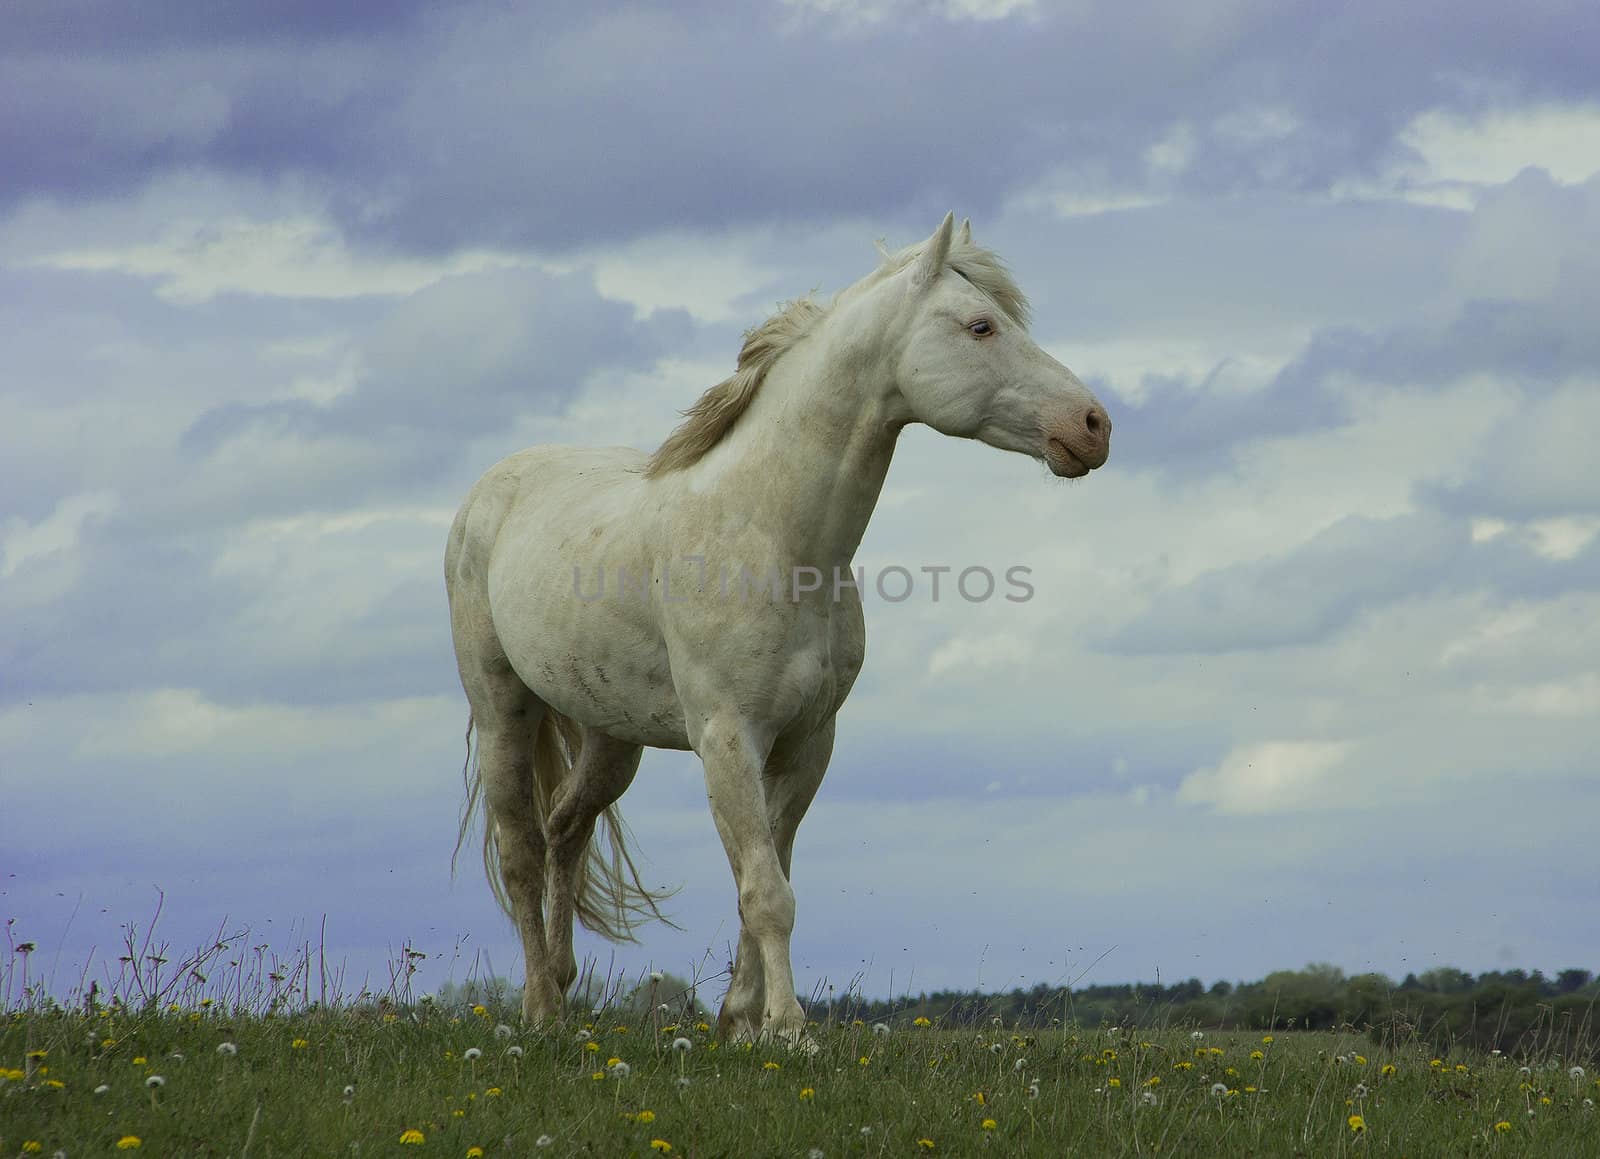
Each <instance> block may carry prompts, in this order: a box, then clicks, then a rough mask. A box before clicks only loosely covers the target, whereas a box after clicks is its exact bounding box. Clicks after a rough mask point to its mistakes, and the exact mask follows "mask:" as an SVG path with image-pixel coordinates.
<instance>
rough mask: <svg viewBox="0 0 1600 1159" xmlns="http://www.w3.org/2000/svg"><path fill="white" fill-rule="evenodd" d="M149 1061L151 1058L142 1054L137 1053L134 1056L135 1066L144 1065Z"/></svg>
mask: <svg viewBox="0 0 1600 1159" xmlns="http://www.w3.org/2000/svg"><path fill="white" fill-rule="evenodd" d="M149 1061H150V1060H149V1059H148V1058H146V1057H145V1056H144V1055H142V1054H136V1055H134V1056H133V1065H134V1066H143V1065H144V1064H145V1063H147V1062H149Z"/></svg>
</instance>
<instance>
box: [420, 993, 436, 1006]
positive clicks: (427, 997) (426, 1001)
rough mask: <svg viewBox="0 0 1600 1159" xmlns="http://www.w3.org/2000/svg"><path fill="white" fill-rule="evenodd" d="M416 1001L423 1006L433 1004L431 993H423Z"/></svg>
mask: <svg viewBox="0 0 1600 1159" xmlns="http://www.w3.org/2000/svg"><path fill="white" fill-rule="evenodd" d="M417 1001H418V1002H420V1003H422V1004H423V1005H424V1006H432V1005H433V995H432V994H424V995H423V996H422V997H421V998H418V999H417Z"/></svg>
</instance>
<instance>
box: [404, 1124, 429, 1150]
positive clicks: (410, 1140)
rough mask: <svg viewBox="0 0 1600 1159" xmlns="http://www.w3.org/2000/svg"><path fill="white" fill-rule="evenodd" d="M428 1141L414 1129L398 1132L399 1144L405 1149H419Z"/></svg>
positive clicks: (409, 1128)
mask: <svg viewBox="0 0 1600 1159" xmlns="http://www.w3.org/2000/svg"><path fill="white" fill-rule="evenodd" d="M427 1141H428V1139H427V1136H426V1135H424V1134H423V1133H422V1132H421V1131H419V1130H417V1129H416V1128H415V1127H408V1128H407V1129H406V1130H404V1131H401V1132H400V1142H401V1143H403V1144H405V1145H406V1146H407V1147H420V1146H422V1144H424V1143H426V1142H427Z"/></svg>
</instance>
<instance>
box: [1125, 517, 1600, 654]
mask: <svg viewBox="0 0 1600 1159" xmlns="http://www.w3.org/2000/svg"><path fill="white" fill-rule="evenodd" d="M1597 582H1600V543H1596V544H1591V545H1590V546H1589V547H1588V548H1587V549H1586V550H1584V551H1582V552H1580V553H1578V554H1577V555H1576V556H1574V557H1573V558H1571V559H1567V560H1550V559H1547V558H1544V557H1541V556H1540V555H1538V554H1537V553H1536V552H1534V551H1533V550H1532V548H1531V547H1530V546H1529V545H1528V544H1527V543H1525V542H1522V541H1519V540H1517V539H1516V538H1514V537H1502V538H1498V539H1494V540H1491V541H1488V542H1485V543H1474V542H1473V541H1472V538H1471V535H1470V532H1469V528H1468V525H1467V522H1466V521H1465V520H1463V519H1459V518H1450V517H1442V516H1440V515H1439V514H1436V513H1421V514H1417V515H1408V516H1401V517H1398V518H1393V519H1369V518H1366V517H1364V516H1359V515H1352V516H1347V517H1346V518H1344V519H1342V520H1340V521H1339V522H1338V523H1336V524H1334V525H1333V526H1332V527H1330V528H1328V529H1327V530H1326V531H1324V532H1322V533H1321V534H1319V535H1317V536H1315V537H1314V538H1313V539H1311V540H1310V541H1309V542H1308V543H1306V544H1304V545H1303V546H1301V547H1299V548H1296V549H1295V550H1293V551H1290V552H1288V553H1285V554H1283V555H1280V556H1277V557H1275V558H1273V559H1269V560H1267V561H1264V562H1259V563H1257V562H1251V563H1243V564H1236V565H1233V566H1230V567H1224V568H1219V569H1217V570H1215V571H1211V572H1207V573H1205V574H1203V575H1201V576H1198V577H1196V578H1195V579H1193V580H1191V581H1190V582H1188V583H1186V584H1183V585H1182V586H1179V587H1175V588H1170V589H1167V590H1165V591H1163V592H1161V593H1160V594H1158V595H1157V596H1156V597H1155V598H1154V599H1153V600H1152V601H1151V603H1150V604H1149V606H1148V607H1147V608H1146V609H1145V610H1144V611H1143V612H1142V613H1141V614H1140V615H1139V616H1137V617H1136V618H1135V619H1134V620H1133V621H1132V622H1130V623H1128V624H1125V625H1123V626H1122V627H1120V628H1118V629H1116V630H1115V631H1113V632H1111V633H1109V634H1107V635H1106V636H1105V637H1104V638H1103V639H1102V640H1101V641H1100V642H1099V646H1100V648H1101V649H1102V650H1104V651H1106V652H1112V653H1124V654H1130V655H1141V654H1161V653H1185V652H1235V651H1249V650H1252V649H1260V648H1281V647H1292V646H1300V645H1309V644H1315V643H1318V642H1321V641H1324V640H1326V639H1328V638H1330V637H1331V636H1332V635H1334V634H1335V633H1337V632H1339V631H1340V630H1342V629H1344V628H1345V627H1346V626H1348V625H1349V624H1351V623H1352V622H1353V621H1354V620H1355V619H1356V618H1357V617H1358V616H1361V615H1363V614H1365V613H1368V612H1372V611H1376V610H1378V609H1381V608H1383V607H1385V606H1387V605H1390V604H1394V603H1397V602H1401V601H1404V600H1406V599H1409V598H1412V597H1417V596H1425V595H1430V594H1434V593H1437V592H1440V591H1452V592H1462V591H1469V592H1470V591H1488V592H1491V593H1493V594H1495V595H1496V596H1498V597H1502V598H1506V599H1511V598H1520V599H1528V598H1538V597H1545V598H1548V597H1551V596H1556V595H1560V594H1562V593H1565V592H1570V591H1583V590H1591V589H1593V588H1594V586H1595V585H1596V583H1597Z"/></svg>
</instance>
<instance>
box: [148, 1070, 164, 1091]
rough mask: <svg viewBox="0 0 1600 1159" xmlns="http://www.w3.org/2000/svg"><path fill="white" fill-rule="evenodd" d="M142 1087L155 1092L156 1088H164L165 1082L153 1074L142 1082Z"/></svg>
mask: <svg viewBox="0 0 1600 1159" xmlns="http://www.w3.org/2000/svg"><path fill="white" fill-rule="evenodd" d="M144 1085H145V1086H147V1087H149V1088H150V1089H151V1090H155V1089H156V1088H157V1087H164V1086H166V1085H167V1080H166V1079H164V1078H162V1077H161V1076H160V1075H158V1074H153V1075H151V1076H150V1077H149V1078H147V1079H145V1080H144Z"/></svg>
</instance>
